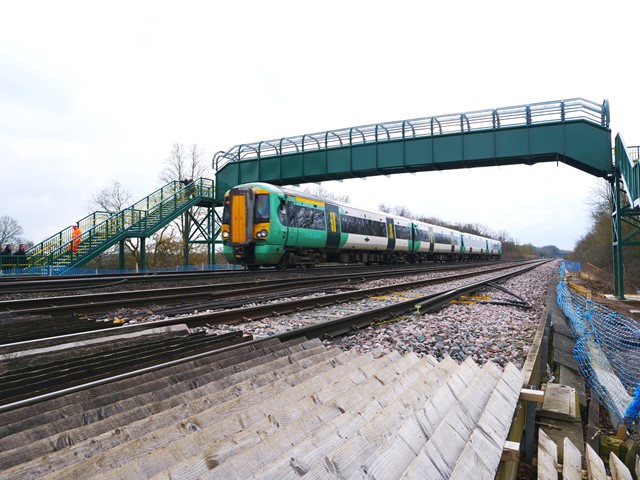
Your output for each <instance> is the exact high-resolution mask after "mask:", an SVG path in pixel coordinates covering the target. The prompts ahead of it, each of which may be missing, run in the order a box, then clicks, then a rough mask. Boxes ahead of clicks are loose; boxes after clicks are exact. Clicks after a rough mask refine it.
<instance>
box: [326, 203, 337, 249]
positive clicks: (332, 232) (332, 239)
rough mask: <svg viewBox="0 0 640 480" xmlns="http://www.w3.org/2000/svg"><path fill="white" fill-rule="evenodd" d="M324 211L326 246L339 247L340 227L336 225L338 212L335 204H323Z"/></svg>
mask: <svg viewBox="0 0 640 480" xmlns="http://www.w3.org/2000/svg"><path fill="white" fill-rule="evenodd" d="M325 212H326V214H327V245H326V247H327V248H335V249H337V248H339V247H340V229H339V227H338V219H339V218H340V212H339V209H338V206H337V205H331V204H329V203H327V204H325Z"/></svg>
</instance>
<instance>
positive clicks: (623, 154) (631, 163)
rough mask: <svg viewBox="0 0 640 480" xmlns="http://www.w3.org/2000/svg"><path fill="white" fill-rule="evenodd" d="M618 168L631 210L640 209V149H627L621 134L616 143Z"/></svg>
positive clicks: (617, 136)
mask: <svg viewBox="0 0 640 480" xmlns="http://www.w3.org/2000/svg"><path fill="white" fill-rule="evenodd" d="M615 160H616V166H617V167H618V169H619V170H620V177H621V179H622V182H623V184H624V189H625V191H626V193H627V198H628V199H629V205H630V206H631V208H640V147H629V148H627V147H625V145H624V141H623V140H622V136H621V135H620V134H618V135H616V143H615Z"/></svg>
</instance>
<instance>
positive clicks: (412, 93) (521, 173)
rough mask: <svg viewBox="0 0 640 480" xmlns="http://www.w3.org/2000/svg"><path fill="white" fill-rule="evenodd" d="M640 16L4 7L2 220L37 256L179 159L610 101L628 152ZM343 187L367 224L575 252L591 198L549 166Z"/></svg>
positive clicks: (501, 6) (0, 29)
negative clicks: (409, 217) (491, 234)
mask: <svg viewBox="0 0 640 480" xmlns="http://www.w3.org/2000/svg"><path fill="white" fill-rule="evenodd" d="M639 14H640V7H638V4H637V3H635V2H617V1H610V2H606V3H603V2H595V1H594V2H585V1H563V2H558V1H554V2H551V1H538V2H535V3H531V2H513V1H500V2H478V1H457V2H428V1H420V2H393V3H392V2H388V1H385V2H377V1H351V2H350V1H347V0H342V1H339V2H338V1H336V2H334V1H322V2H316V1H306V2H304V1H292V2H280V1H275V0H271V1H268V2H267V1H255V2H240V1H238V2H210V1H191V2H188V1H187V2H162V1H126V2H120V1H111V2H86V1H78V2H69V1H63V0H62V1H61V0H59V1H56V2H51V1H30V2H3V6H2V15H1V16H0V112H1V115H0V159H1V161H2V187H1V188H2V192H3V194H4V195H3V198H2V202H1V205H2V206H1V207H0V216H2V215H9V216H11V217H13V218H15V219H16V220H17V221H18V222H19V223H20V224H21V225H22V227H23V228H24V235H23V236H24V237H25V238H26V239H28V240H31V241H34V242H39V241H41V240H43V239H45V238H46V237H48V236H50V235H52V234H55V233H56V232H58V231H60V230H61V229H63V228H65V227H67V226H69V225H71V224H72V223H74V222H75V221H76V220H79V219H80V218H83V217H84V216H86V215H87V214H89V213H90V212H91V211H92V208H91V206H90V203H91V198H92V195H94V194H95V193H96V192H98V191H99V190H101V189H102V188H105V187H107V186H109V185H110V184H112V183H113V181H115V180H117V181H119V182H120V183H121V184H122V185H123V187H124V188H125V189H126V190H128V191H129V192H130V193H131V194H132V198H133V200H138V199H140V198H143V197H145V196H146V195H148V194H149V193H151V192H153V191H154V190H155V189H157V188H158V187H160V186H161V184H162V182H161V181H160V180H159V178H158V177H159V174H160V172H161V171H162V170H163V168H164V166H165V163H164V162H165V159H166V158H167V157H168V156H169V153H170V150H171V147H172V145H173V144H174V143H176V142H177V143H183V144H184V145H185V146H188V145H191V144H198V145H199V146H200V147H201V148H203V149H204V151H205V152H206V157H207V164H208V165H210V164H211V162H210V159H211V158H212V157H213V154H214V153H215V152H216V151H219V150H228V149H229V148H230V147H232V146H233V145H236V144H239V143H251V142H255V141H260V140H268V139H272V138H279V137H285V136H294V135H299V134H304V133H313V132H318V131H324V130H328V129H337V128H342V127H351V126H358V125H364V124H372V123H382V122H387V121H394V120H403V119H409V118H416V117H427V116H433V115H441V114H450V113H459V112H464V111H473V110H480V109H488V108H498V107H506V106H511V105H521V104H526V103H535V102H544V101H551V100H559V99H568V98H574V97H583V98H586V99H588V100H592V101H594V102H598V103H600V102H602V101H603V100H604V99H605V98H606V99H608V100H609V101H610V104H611V129H612V133H613V134H614V135H615V134H616V133H617V132H619V131H620V132H622V134H623V136H624V139H625V141H626V142H627V145H638V144H640V120H639V119H638V112H640V96H639V95H638V85H637V76H635V77H634V76H633V75H632V70H633V71H635V68H636V67H635V65H634V64H635V62H636V58H637V47H638V39H637V31H636V30H637V27H636V25H635V22H636V21H637V18H638V16H639ZM210 177H213V170H210ZM334 183H335V182H331V183H327V184H324V186H325V188H328V189H330V190H335V191H336V192H337V193H348V194H349V195H350V198H351V201H352V203H354V204H357V205H359V206H362V207H368V208H376V207H377V206H378V204H379V203H381V202H382V203H385V204H388V205H406V206H408V207H409V208H410V209H411V210H412V211H414V212H416V213H417V214H420V215H424V216H431V217H439V218H442V219H443V220H446V221H449V222H469V223H480V224H483V225H486V226H487V227H489V228H491V229H492V230H494V231H506V232H509V233H510V234H511V236H512V237H514V238H516V239H517V240H518V241H519V242H520V243H532V244H534V245H537V246H543V245H550V244H553V245H556V246H558V247H560V248H563V249H572V248H573V247H574V245H575V243H576V241H577V240H578V239H579V238H580V237H581V236H583V235H584V234H585V233H587V231H588V229H589V226H590V217H589V205H588V202H589V197H590V195H592V192H593V189H594V186H595V185H596V183H597V180H596V179H594V178H593V177H590V176H589V175H587V174H585V173H582V172H580V171H578V170H576V169H574V168H572V167H568V166H566V165H563V164H561V165H559V166H556V165H555V164H541V165H535V166H531V167H526V166H513V167H501V168H482V169H473V170H461V171H456V172H430V173H419V174H416V175H398V176H392V177H378V178H369V179H366V180H361V179H356V180H349V181H345V182H343V183H341V184H336V186H334ZM425 193H426V195H425ZM430 193H431V194H432V195H430Z"/></svg>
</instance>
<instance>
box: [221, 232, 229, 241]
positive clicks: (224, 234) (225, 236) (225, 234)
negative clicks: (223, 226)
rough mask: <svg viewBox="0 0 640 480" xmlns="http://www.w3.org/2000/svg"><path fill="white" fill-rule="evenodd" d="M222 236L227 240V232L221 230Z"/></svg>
mask: <svg viewBox="0 0 640 480" xmlns="http://www.w3.org/2000/svg"><path fill="white" fill-rule="evenodd" d="M222 238H223V239H224V240H227V239H228V238H229V232H222Z"/></svg>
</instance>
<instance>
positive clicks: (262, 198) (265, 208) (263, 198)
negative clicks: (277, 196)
mask: <svg viewBox="0 0 640 480" xmlns="http://www.w3.org/2000/svg"><path fill="white" fill-rule="evenodd" d="M253 221H254V222H255V223H260V222H268V221H269V195H268V194H265V193H259V194H258V195H256V200H255V203H254V208H253Z"/></svg>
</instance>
